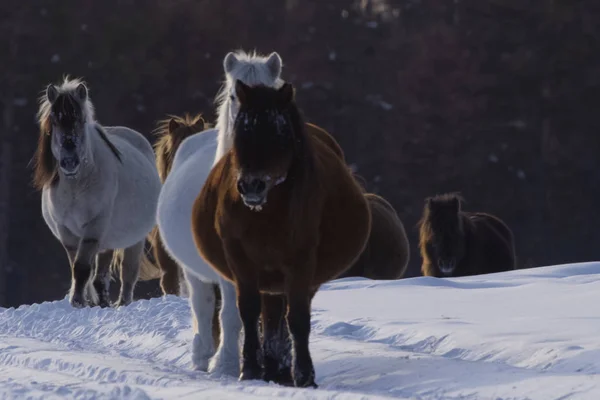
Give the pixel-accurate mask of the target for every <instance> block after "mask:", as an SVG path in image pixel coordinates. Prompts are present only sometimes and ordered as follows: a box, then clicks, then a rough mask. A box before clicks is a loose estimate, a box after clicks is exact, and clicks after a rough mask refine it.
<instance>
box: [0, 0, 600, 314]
mask: <svg viewBox="0 0 600 400" xmlns="http://www.w3.org/2000/svg"><path fill="white" fill-rule="evenodd" d="M0 16H1V17H0V34H1V35H2V37H3V38H4V39H3V40H2V41H0V127H1V132H0V188H1V189H0V305H4V306H6V305H18V304H21V303H31V302H38V301H43V300H52V299H57V298H60V297H62V296H64V294H65V293H66V291H67V289H68V286H69V283H70V282H69V277H70V271H69V269H68V267H67V261H66V257H65V255H64V254H63V250H62V248H61V247H60V245H59V244H58V242H57V241H56V240H55V239H54V238H53V237H52V235H51V234H50V231H49V230H48V228H47V227H46V226H45V224H44V222H43V220H42V218H41V215H40V194H39V193H37V192H35V191H34V189H33V187H32V186H31V184H30V182H31V168H30V165H29V163H30V160H31V156H32V154H33V152H34V149H35V143H36V139H37V127H36V124H35V112H36V110H37V100H36V98H37V96H38V95H39V94H40V92H41V90H43V89H44V87H45V86H46V85H47V84H48V83H49V82H51V81H57V80H59V79H60V78H61V76H62V75H63V74H65V73H69V74H71V75H73V76H82V77H84V78H85V79H86V80H87V82H88V83H89V86H90V95H91V96H92V99H93V100H94V103H95V105H96V108H97V116H98V119H99V121H100V122H101V123H103V124H106V125H117V124H118V125H127V126H130V127H132V128H134V129H137V130H139V131H141V132H143V133H144V134H146V135H147V137H148V138H150V139H152V140H153V138H152V135H151V131H152V130H153V129H154V127H155V121H156V120H158V119H161V118H163V117H164V115H165V114H167V113H175V114H181V113H184V112H203V113H204V114H205V115H206V116H207V117H208V118H209V119H213V117H214V105H213V98H214V95H215V93H216V91H217V89H218V88H219V84H220V80H221V79H222V66H221V62H222V58H223V56H224V55H225V54H226V52H227V51H229V50H231V49H235V48H240V47H241V48H244V49H247V50H250V49H254V48H256V49H257V50H259V51H261V52H265V53H266V52H270V51H273V50H277V51H278V52H279V53H280V54H281V55H282V57H283V60H284V77H285V78H286V79H288V80H290V81H292V82H293V83H294V84H295V85H296V87H297V89H298V92H297V98H298V102H299V103H300V105H301V107H302V108H303V110H304V112H305V115H306V117H307V119H308V120H309V121H311V122H314V123H317V124H319V125H321V126H323V127H324V128H326V129H328V130H329V131H330V132H332V133H333V134H334V135H335V137H336V138H337V139H338V140H339V142H340V144H341V145H342V147H343V148H344V150H345V152H346V156H347V159H348V161H349V163H351V164H352V165H353V166H354V167H355V168H356V170H357V172H358V173H359V174H360V175H362V176H363V177H364V178H365V181H366V182H367V186H368V188H369V190H371V191H376V192H378V193H380V194H382V195H384V196H385V197H386V198H388V199H389V200H390V201H391V202H392V204H393V205H394V206H395V207H396V209H397V210H398V212H399V214H400V216H401V218H402V219H403V221H404V223H405V225H406V227H407V230H408V232H409V239H410V240H411V250H412V260H411V263H410V270H409V272H410V274H409V275H410V276H414V275H416V274H418V268H419V263H420V259H419V256H418V252H417V249H416V244H417V243H416V238H417V236H416V229H415V224H416V221H417V220H418V218H419V216H420V213H421V210H422V205H423V198H424V197H426V196H429V195H433V194H435V193H441V192H445V191H461V192H462V193H463V195H464V196H465V197H466V199H467V204H466V206H465V207H466V208H468V209H471V210H485V211H488V212H491V213H495V214H497V215H499V216H500V217H501V218H503V219H504V220H505V221H506V222H507V223H508V224H509V225H510V226H511V227H512V228H513V230H514V232H515V236H516V241H517V255H518V257H519V264H520V266H521V267H535V266H539V265H546V264H556V263H563V262H575V261H587V260H593V259H597V258H598V251H597V243H598V242H600V232H599V231H598V230H597V229H596V223H595V222H596V220H597V218H598V213H597V212H596V209H597V207H598V206H597V205H598V204H600V190H599V189H600V174H599V172H598V170H599V167H600V162H599V161H598V157H597V154H598V153H599V150H600V148H599V147H600V146H599V145H600V135H599V132H600V129H599V128H600V123H599V122H598V121H599V118H598V110H597V109H598V103H599V101H598V99H600V68H599V66H600V51H599V49H600V46H599V45H600V40H599V39H600V38H599V34H600V32H599V31H598V30H599V29H600V28H599V27H600V4H598V3H597V1H595V0H581V1H577V2H573V1H559V0H536V1H533V0H455V1H446V0H421V1H418V0H403V1H399V0H389V1H386V0H362V1H359V0H356V1H353V0H339V1H322V0H302V1H300V0H250V1H248V0H228V1H221V0H203V1H194V0H176V1H170V2H164V1H160V0H148V1H141V0H113V1H102V2H99V1H93V0H79V1H61V2H56V1H51V0H33V1H27V2H25V1H18V0H9V1H5V2H1V4H0ZM149 293H154V294H155V293H156V285H154V284H146V285H141V286H140V288H139V290H138V294H139V295H149Z"/></svg>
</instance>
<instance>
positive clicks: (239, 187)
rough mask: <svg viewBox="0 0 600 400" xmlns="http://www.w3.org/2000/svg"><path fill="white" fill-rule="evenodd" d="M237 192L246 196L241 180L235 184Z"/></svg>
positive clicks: (244, 186)
mask: <svg viewBox="0 0 600 400" xmlns="http://www.w3.org/2000/svg"><path fill="white" fill-rule="evenodd" d="M237 190H238V192H239V193H240V194H242V195H244V194H246V185H245V184H244V181H242V180H241V179H240V180H239V181H238V182H237Z"/></svg>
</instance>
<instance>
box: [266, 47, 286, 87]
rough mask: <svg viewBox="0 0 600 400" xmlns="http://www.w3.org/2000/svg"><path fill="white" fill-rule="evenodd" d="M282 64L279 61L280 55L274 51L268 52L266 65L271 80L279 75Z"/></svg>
mask: <svg viewBox="0 0 600 400" xmlns="http://www.w3.org/2000/svg"><path fill="white" fill-rule="evenodd" d="M282 64H283V62H282V61H281V57H280V56H279V54H278V53H277V52H276V51H274V52H272V53H271V54H269V58H267V63H266V65H267V69H268V70H269V74H270V75H271V78H273V80H275V79H277V78H279V76H280V75H281V66H282Z"/></svg>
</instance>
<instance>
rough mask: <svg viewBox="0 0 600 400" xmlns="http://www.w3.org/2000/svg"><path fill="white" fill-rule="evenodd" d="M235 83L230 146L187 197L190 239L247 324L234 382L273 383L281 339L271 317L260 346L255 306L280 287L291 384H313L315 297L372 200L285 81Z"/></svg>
mask: <svg viewBox="0 0 600 400" xmlns="http://www.w3.org/2000/svg"><path fill="white" fill-rule="evenodd" d="M235 91H236V95H237V98H238V101H239V104H240V108H239V113H238V115H237V117H236V119H235V123H234V126H233V130H232V132H231V133H232V135H233V147H232V149H231V150H230V151H229V152H227V153H226V154H225V155H224V157H223V158H222V159H220V160H219V161H218V162H217V163H216V164H215V166H214V167H213V169H212V170H211V172H210V174H209V176H208V179H207V181H206V183H205V185H204V187H203V188H202V191H201V192H200V194H199V196H198V197H197V199H196V201H195V203H194V207H193V212H192V233H193V236H194V241H195V243H196V246H197V247H198V250H199V252H200V254H201V255H202V257H203V258H204V259H206V260H207V261H208V262H209V263H210V264H211V266H212V267H213V268H214V269H215V270H216V271H218V272H219V273H220V274H221V275H222V276H223V277H224V278H225V279H227V280H229V281H231V282H232V283H233V284H234V285H235V286H236V291H237V302H238V307H239V312H240V317H241V319H242V324H243V327H244V343H243V350H242V365H241V367H242V372H241V374H240V380H246V379H260V378H263V379H264V380H266V381H269V380H275V381H277V378H278V376H279V375H280V372H281V371H280V370H279V365H280V364H285V360H278V359H277V358H276V357H277V356H278V354H280V353H279V352H278V350H277V349H273V346H277V345H278V343H272V342H271V341H270V340H269V338H270V337H271V334H270V332H268V328H269V325H268V324H265V326H264V328H265V330H264V334H263V344H262V349H261V346H260V340H259V334H258V321H259V317H260V314H261V308H263V307H265V308H266V309H263V310H262V311H263V316H264V315H265V312H266V313H267V314H268V312H269V310H268V305H269V297H270V296H271V295H281V294H284V295H285V299H286V301H287V313H286V315H285V317H286V322H287V325H288V328H289V332H290V339H291V342H292V348H293V352H292V354H293V361H292V371H291V372H292V377H293V381H294V384H295V386H298V387H308V386H313V387H316V384H315V373H314V367H313V362H312V359H311V356H310V351H309V334H310V311H311V302H312V298H313V296H314V294H315V293H316V291H317V290H318V288H319V287H320V285H322V284H323V283H325V282H327V281H329V280H332V279H334V278H335V277H336V276H338V275H339V274H340V273H341V272H343V271H344V270H346V269H347V268H349V267H350V265H351V264H353V263H354V262H355V261H356V259H357V258H358V257H359V256H360V254H361V253H362V251H363V249H364V247H365V244H366V242H367V238H368V235H369V232H370V225H371V218H370V212H369V206H368V203H367V201H366V199H365V197H364V195H363V192H362V190H361V188H360V186H359V185H358V184H357V182H356V181H355V179H354V178H353V176H352V174H351V172H350V171H349V170H348V168H347V167H346V165H345V164H344V162H343V160H342V159H341V158H340V157H339V156H337V155H336V154H335V153H334V152H333V151H332V150H331V149H330V148H329V146H327V145H325V144H323V142H322V141H321V140H318V139H316V138H315V137H314V136H312V135H309V134H307V131H306V127H305V125H304V123H303V121H302V117H301V114H300V111H299V109H298V107H297V106H296V103H295V101H294V89H293V87H292V85H291V84H289V83H285V84H283V86H281V88H280V89H274V88H270V87H265V86H255V87H249V86H247V85H245V84H244V83H243V82H241V81H239V80H238V81H237V82H236V86H235ZM267 200H268V201H267ZM261 298H262V306H261ZM280 299H281V298H280V297H279V298H276V300H277V302H279V301H280ZM279 317H280V316H279V315H275V316H274V319H275V320H278V319H279ZM267 319H268V318H267ZM260 353H262V357H261V356H260V355H261V354H260ZM274 353H275V354H274ZM261 359H262V361H263V365H262V366H261V363H260V360H261ZM282 361H283V362H282ZM263 369H264V370H263Z"/></svg>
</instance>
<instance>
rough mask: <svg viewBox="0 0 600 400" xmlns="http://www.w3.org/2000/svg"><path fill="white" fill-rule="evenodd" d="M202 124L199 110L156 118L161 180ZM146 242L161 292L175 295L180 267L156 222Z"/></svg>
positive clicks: (200, 128) (156, 146)
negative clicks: (151, 252) (160, 274)
mask: <svg viewBox="0 0 600 400" xmlns="http://www.w3.org/2000/svg"><path fill="white" fill-rule="evenodd" d="M205 127H206V121H205V120H204V118H202V114H198V115H195V116H193V117H192V116H190V115H188V114H186V115H185V116H183V117H179V116H176V115H170V116H169V118H167V119H164V120H162V121H159V122H158V127H157V128H156V130H155V135H156V136H157V140H156V142H155V144H154V151H155V153H156V167H157V169H158V175H159V176H160V180H161V182H162V183H163V184H164V182H165V180H166V179H167V176H168V175H169V172H170V171H171V168H172V166H173V159H174V158H175V153H176V152H177V149H179V146H180V145H181V142H183V140H184V139H187V138H188V137H190V136H192V135H193V134H195V133H198V132H201V131H203V130H204V129H205ZM150 242H151V244H152V249H153V253H154V258H155V260H156V261H157V263H158V265H159V267H160V269H161V271H162V276H161V279H160V287H161V289H162V291H163V294H172V295H175V296H178V295H179V294H180V278H181V276H180V275H181V268H179V266H178V265H177V262H176V261H175V260H173V259H172V258H171V256H170V255H169V253H168V252H167V250H166V249H165V247H164V244H163V241H162V238H161V236H160V232H159V231H158V226H155V228H154V230H153V231H152V235H151V238H150Z"/></svg>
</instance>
